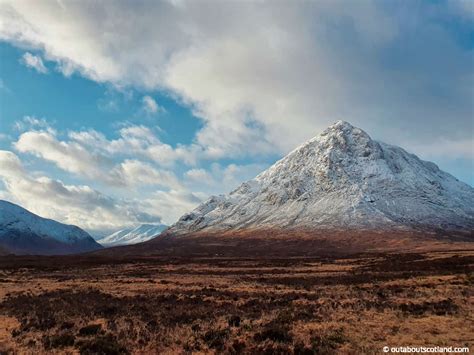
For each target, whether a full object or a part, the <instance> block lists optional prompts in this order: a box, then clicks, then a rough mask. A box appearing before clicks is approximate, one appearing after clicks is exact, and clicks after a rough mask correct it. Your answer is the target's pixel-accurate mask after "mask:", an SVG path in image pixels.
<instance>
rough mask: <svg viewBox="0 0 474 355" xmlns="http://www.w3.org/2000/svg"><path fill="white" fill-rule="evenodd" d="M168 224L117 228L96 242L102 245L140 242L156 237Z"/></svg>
mask: <svg viewBox="0 0 474 355" xmlns="http://www.w3.org/2000/svg"><path fill="white" fill-rule="evenodd" d="M166 228H168V226H166V225H164V224H142V225H140V226H138V227H135V228H126V229H122V230H119V231H118V232H115V233H113V234H111V235H109V236H107V237H104V238H102V239H100V240H98V241H97V242H99V243H100V244H102V245H104V246H116V245H129V244H136V243H141V242H146V241H147V240H150V239H152V238H153V237H156V236H157V235H159V234H160V233H161V232H163V231H164V230H165V229H166Z"/></svg>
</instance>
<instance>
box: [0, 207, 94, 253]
mask: <svg viewBox="0 0 474 355" xmlns="http://www.w3.org/2000/svg"><path fill="white" fill-rule="evenodd" d="M101 248H102V246H101V245H100V244H98V243H97V242H96V241H95V240H94V239H93V238H92V237H91V236H90V235H89V234H88V233H87V232H85V231H84V230H82V229H81V228H79V227H77V226H72V225H66V224H62V223H59V222H57V221H54V220H51V219H46V218H42V217H40V216H37V215H35V214H34V213H31V212H29V211H28V210H26V209H24V208H22V207H20V206H18V205H15V204H13V203H11V202H7V201H3V200H0V249H4V250H5V251H7V252H9V253H13V254H39V255H56V254H73V253H82V252H88V251H93V250H98V249H101Z"/></svg>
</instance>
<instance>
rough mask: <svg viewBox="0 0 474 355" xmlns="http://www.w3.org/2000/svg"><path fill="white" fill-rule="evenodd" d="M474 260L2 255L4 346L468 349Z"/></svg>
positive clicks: (23, 349)
mask: <svg viewBox="0 0 474 355" xmlns="http://www.w3.org/2000/svg"><path fill="white" fill-rule="evenodd" d="M81 258H82V259H81ZM473 263H474V253H473V252H469V251H465V252H462V251H457V252H446V253H442V252H438V253H436V252H432V253H426V254H398V255H394V254H374V255H359V256H357V257H345V258H343V257H341V258H339V259H337V258H323V257H312V258H294V259H288V258H287V259H252V258H174V259H170V258H159V257H149V258H140V259H135V260H126V259H121V260H112V259H98V258H95V259H94V258H86V257H74V258H73V257H62V258H33V257H9V258H4V259H2V260H0V302H1V303H0V350H1V351H3V352H6V353H8V352H11V353H20V354H23V353H29V354H41V353H81V354H97V353H103V354H122V353H123V354H126V353H137V354H138V353H139V354H144V353H146V354H148V353H161V354H167V353H170V354H171V353H172V354H175V353H227V354H241V353H242V354H331V353H380V352H381V349H382V347H383V346H385V345H391V346H404V345H446V346H470V347H471V348H472V347H473V346H474V343H473V338H472V332H471V330H472V329H474V319H473V314H474V304H473V300H474V298H473V295H474V294H473V287H472V286H473V281H474V276H473V273H472V271H473V268H472V266H473Z"/></svg>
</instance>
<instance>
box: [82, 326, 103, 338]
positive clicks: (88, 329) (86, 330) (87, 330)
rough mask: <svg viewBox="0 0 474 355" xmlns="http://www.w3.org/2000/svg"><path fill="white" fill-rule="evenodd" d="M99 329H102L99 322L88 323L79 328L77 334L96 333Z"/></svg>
mask: <svg viewBox="0 0 474 355" xmlns="http://www.w3.org/2000/svg"><path fill="white" fill-rule="evenodd" d="M101 329H102V326H101V325H100V324H89V325H86V326H85V327H82V328H81V329H79V335H82V336H89V335H96V334H97V333H98V332H99V331H100V330H101Z"/></svg>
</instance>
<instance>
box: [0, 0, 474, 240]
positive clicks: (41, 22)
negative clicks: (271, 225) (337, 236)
mask: <svg viewBox="0 0 474 355" xmlns="http://www.w3.org/2000/svg"><path fill="white" fill-rule="evenodd" d="M473 25H474V2H473V1H470V0H457V1H441V0H439V1H417V0H412V1H408V0H407V1H403V0H399V1H376V0H373V1H369V0H360V1H355V0H335V1H333V0H331V1H322V0H316V1H300V0H297V1H288V0H274V1H261V0H260V1H217V0H212V1H206V0H203V1H185V0H167V1H119V0H118V1H113V2H112V1H87V0H85V1H66V0H56V1H54V0H49V1H43V0H35V1H23V0H14V1H8V0H7V1H5V0H0V199H5V200H9V201H12V202H14V203H18V204H20V205H21V206H23V207H25V208H27V209H29V210H30V211H32V212H34V213H37V214H39V215H41V216H43V217H47V218H53V219H56V220H58V221H60V222H63V223H68V224H75V225H78V226H80V227H82V228H84V229H86V230H87V231H89V232H90V233H91V234H92V235H94V236H102V235H105V234H107V233H110V232H113V231H116V230H118V229H121V228H125V227H130V226H135V225H138V224H141V223H166V224H171V223H173V222H174V221H176V219H177V218H179V217H180V216H181V215H182V214H184V213H185V212H187V211H189V210H191V209H193V208H194V207H196V206H197V205H198V204H199V203H200V202H202V201H204V200H205V199H207V198H208V197H209V196H210V195H212V194H220V193H225V192H229V191H231V190H232V189H234V188H236V187H237V186H238V185H239V184H240V183H241V182H243V181H245V180H248V179H250V178H253V177H254V176H255V175H257V174H258V173H259V172H261V171H262V170H264V169H266V168H267V167H269V166H270V165H271V164H272V163H274V162H275V161H276V160H277V159H279V158H281V157H282V156H284V155H285V154H286V153H288V152H289V151H291V150H292V149H294V148H295V147H296V146H298V145H300V144H302V143H303V142H305V141H306V140H308V139H310V138H312V137H313V136H315V135H317V134H318V133H320V132H321V131H322V130H324V128H325V127H327V126H328V125H330V124H332V123H333V122H334V121H337V120H345V121H348V122H350V123H352V124H353V125H355V126H358V127H360V128H362V129H364V130H365V131H367V132H368V133H369V134H370V135H371V136H372V137H373V138H374V139H378V140H381V141H384V142H386V143H390V144H395V145H399V146H401V147H403V148H405V149H406V150H408V151H410V152H412V153H415V154H417V155H418V156H419V157H421V158H422V159H425V160H430V161H433V162H435V163H436V164H438V166H439V167H440V168H441V169H443V170H445V171H447V172H449V173H451V174H453V175H454V176H456V177H457V178H458V179H460V180H462V181H464V182H466V183H468V184H470V185H471V186H472V185H474V160H473V158H474V138H473V137H474V106H473V105H474V91H473V90H474V86H473V84H474V81H473V79H474V70H473V69H474V68H473V65H474V64H473V63H474V58H473V49H474V26H473Z"/></svg>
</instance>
